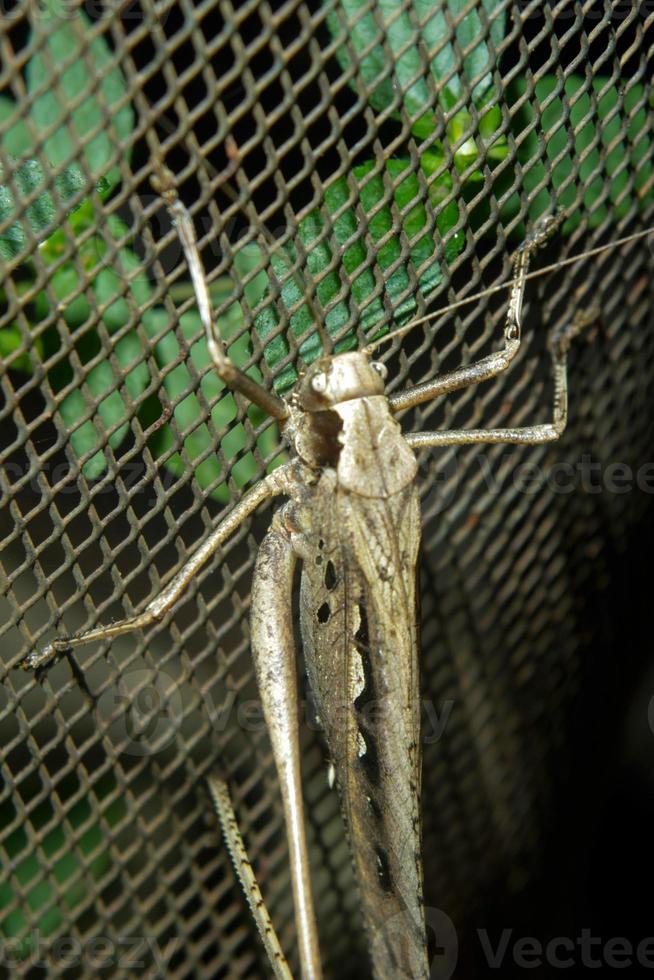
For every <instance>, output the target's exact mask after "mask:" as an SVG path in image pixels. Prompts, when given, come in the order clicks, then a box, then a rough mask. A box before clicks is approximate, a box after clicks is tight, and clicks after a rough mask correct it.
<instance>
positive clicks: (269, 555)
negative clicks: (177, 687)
mask: <svg viewBox="0 0 654 980" xmlns="http://www.w3.org/2000/svg"><path fill="white" fill-rule="evenodd" d="M296 561H297V557H296V553H295V551H294V549H293V545H292V543H291V533H290V532H289V531H288V530H287V529H286V528H285V527H284V521H283V511H281V512H277V513H276V514H275V516H274V518H273V523H272V527H271V529H270V531H269V532H268V534H267V535H266V537H265V538H264V540H263V542H262V544H261V547H260V548H259V553H258V555H257V562H256V565H255V569H254V576H253V579H252V593H251V594H252V608H251V623H252V657H253V660H254V665H255V670H256V674H257V681H258V686H259V694H260V696H261V702H262V705H263V711H264V717H265V719H266V725H267V728H268V733H269V735H270V742H271V745H272V749H273V754H274V757H275V764H276V766H277V772H278V776H279V783H280V789H281V794H282V803H283V807H284V819H285V823H286V833H287V838H288V850H289V859H290V865H291V884H292V889H293V901H294V904H295V921H296V923H297V931H298V946H299V951H300V962H301V966H302V976H303V978H304V980H318V978H320V977H321V976H322V971H321V967H320V952H319V949H318V933H317V928H316V920H315V912H314V908H313V897H312V894H311V884H310V880H309V859H308V854H307V844H306V834H305V826H304V808H303V803H302V784H301V774H300V748H299V742H298V734H299V732H298V727H299V726H298V696H297V672H296V655H295V641H294V637H293V614H292V609H293V606H292V601H291V600H292V592H293V573H294V571H295V564H296Z"/></svg>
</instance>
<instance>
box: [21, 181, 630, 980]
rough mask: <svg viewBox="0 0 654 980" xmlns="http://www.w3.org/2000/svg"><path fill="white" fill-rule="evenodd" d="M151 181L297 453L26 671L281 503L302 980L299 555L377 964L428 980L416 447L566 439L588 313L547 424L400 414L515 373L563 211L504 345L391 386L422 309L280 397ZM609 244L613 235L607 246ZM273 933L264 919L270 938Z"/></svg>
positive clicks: (229, 376) (278, 527) (265, 599)
mask: <svg viewBox="0 0 654 980" xmlns="http://www.w3.org/2000/svg"><path fill="white" fill-rule="evenodd" d="M158 183H159V189H160V192H161V194H162V195H163V197H164V199H165V201H166V204H167V206H168V209H169V211H170V213H171V215H172V217H173V220H174V223H175V224H176V226H177V230H178V234H179V236H180V239H181V242H182V246H183V250H184V254H185V258H186V261H187V264H188V267H189V271H190V275H191V278H192V282H193V286H194V290H195V294H196V300H197V305H198V309H199V312H200V316H201V319H202V323H203V326H204V330H205V332H206V337H207V343H208V349H209V352H210V354H211V358H212V360H213V363H214V365H215V369H216V371H217V373H218V375H219V376H220V378H221V379H222V380H223V381H224V382H225V383H226V384H227V385H229V386H230V387H231V388H232V389H233V390H234V391H238V392H240V393H241V394H242V395H244V396H245V397H247V398H248V399H249V400H250V401H251V402H252V403H254V404H255V405H258V406H259V407H261V408H262V409H264V410H265V411H266V412H268V413H269V414H270V415H271V416H272V417H273V418H275V419H276V420H277V421H278V422H279V423H280V424H281V426H282V431H283V434H284V436H285V438H286V440H287V442H288V443H289V444H290V446H291V448H292V450H293V456H292V458H291V459H290V461H289V462H286V463H284V464H283V465H281V466H280V467H279V468H278V469H276V470H275V471H273V472H272V473H271V474H270V475H268V476H266V477H265V478H263V479H262V480H261V481H260V482H259V483H258V484H257V485H256V486H254V487H253V488H252V489H251V490H250V491H249V492H248V493H247V494H246V495H245V496H244V497H243V498H242V499H241V500H240V502H239V503H238V504H237V505H236V506H235V507H234V508H233V509H232V510H231V512H230V513H229V514H228V515H227V516H226V517H225V518H223V520H221V521H220V523H219V524H218V525H217V526H216V528H215V529H214V530H213V531H212V533H211V534H210V535H209V536H208V537H207V538H206V539H205V540H204V541H203V542H202V543H201V544H200V546H199V547H198V549H197V550H196V551H195V552H194V554H193V555H192V557H191V558H190V559H189V561H188V562H187V563H186V564H185V565H184V566H183V568H182V569H181V570H180V571H179V572H178V573H177V574H176V575H175V577H174V578H173V579H172V580H171V582H170V583H169V584H168V586H167V587H166V588H165V589H164V590H163V591H162V592H161V593H160V594H159V595H157V596H156V597H155V598H154V599H152V600H151V601H150V602H149V604H148V605H147V606H146V608H145V609H144V610H143V611H142V612H141V613H139V614H137V615H134V616H131V617H130V618H128V619H124V620H122V621H119V622H116V623H113V624H110V625H107V626H99V627H96V628H93V629H90V630H87V631H85V632H83V633H79V634H77V635H74V636H65V637H57V638H56V639H54V640H52V641H51V642H50V643H49V644H48V645H47V646H45V647H44V648H43V649H42V650H40V651H35V652H32V653H31V654H29V655H28V656H27V657H26V658H25V660H24V661H23V666H24V667H25V668H26V669H36V668H41V667H43V666H44V665H46V664H48V663H49V662H50V661H51V660H53V659H54V658H55V657H57V656H58V655H60V654H62V653H64V652H65V651H67V650H69V649H70V648H72V647H76V646H78V645H80V644H83V643H89V642H92V641H100V640H107V639H110V638H112V637H115V636H118V635H120V634H124V633H128V632H131V631H132V630H137V629H143V628H145V627H148V626H150V625H152V624H153V623H156V622H157V621H158V620H160V619H161V618H162V617H163V616H164V615H165V614H166V613H167V612H169V611H170V610H171V609H172V607H173V606H174V605H175V603H176V602H177V600H178V599H179V598H180V596H181V595H182V593H183V591H184V589H185V588H186V587H187V586H188V585H189V583H190V582H191V581H192V580H193V578H194V576H195V575H196V573H197V572H198V570H199V569H200V568H201V566H202V565H204V564H205V563H206V562H207V561H208V560H209V559H210V558H211V556H212V555H213V554H214V553H215V552H216V551H217V550H218V549H219V548H220V547H221V545H222V544H223V543H224V542H225V541H226V540H227V539H228V538H229V537H230V535H231V534H232V533H233V532H234V531H235V530H236V529H237V528H238V527H239V525H240V524H241V523H242V522H243V521H244V520H245V519H246V518H248V517H249V516H250V515H251V514H252V513H253V512H254V511H255V510H256V509H257V508H258V507H259V505H260V504H261V503H263V502H264V501H267V500H268V499H270V498H272V497H276V496H284V497H286V498H287V501H286V503H284V505H283V506H281V507H280V508H279V509H278V510H277V511H276V512H275V513H274V515H273V517H272V522H271V526H270V529H269V531H268V532H267V534H266V535H265V537H264V539H263V541H262V543H261V546H260V548H259V551H258V557H257V561H256V565H255V569H254V576H253V580H252V609H251V636H252V657H253V660H254V666H255V673H256V677H257V682H258V686H259V691H260V696H261V699H262V705H263V710H264V716H265V719H266V723H267V726H268V731H269V735H270V740H271V743H272V749H273V753H274V758H275V763H276V767H277V772H278V776H279V783H280V789H281V797H282V803H283V810H284V817H285V822H286V829H287V838H288V850H289V860H290V867H291V880H292V890H293V899H294V906H295V917H296V925H297V934H298V943H299V957H300V963H301V969H302V976H303V977H304V978H306V980H316V978H319V977H321V975H322V971H321V961H320V953H319V948H318V938H317V936H318V933H317V928H316V917H315V911H314V904H313V898H312V892H311V887H310V880H309V862H308V853H307V843H306V836H305V822H304V812H303V800H302V791H301V774H300V757H299V742H298V709H297V705H298V690H297V676H296V673H297V672H296V650H295V641H294V635H293V621H292V603H291V600H292V587H293V577H294V572H295V568H296V564H297V563H298V561H299V562H301V564H302V576H301V594H300V620H301V622H300V628H301V636H302V642H303V647H304V657H305V662H306V667H307V672H308V675H309V681H310V685H311V688H312V692H313V697H314V699H315V703H316V706H317V712H318V715H319V718H320V722H321V724H322V727H323V729H324V732H325V737H326V741H327V744H328V747H329V752H330V755H331V760H332V764H333V769H334V773H335V778H336V783H337V786H338V790H339V794H340V798H341V802H342V809H343V815H344V819H345V823H346V827H347V833H348V837H349V841H350V846H351V853H352V859H353V863H354V868H355V873H356V878H357V882H358V887H359V893H360V900H361V905H362V910H363V918H364V922H365V927H366V931H367V935H368V939H369V944H370V951H371V959H372V965H373V971H374V974H375V977H377V978H379V980H391V978H392V980H397V978H421V980H426V978H427V977H428V976H429V964H428V959H427V940H426V928H425V917H424V909H423V898H422V891H423V880H422V863H421V821H420V779H421V761H420V717H419V713H420V691H419V655H418V625H417V611H416V565H417V560H418V549H419V542H420V531H421V521H420V510H419V500H418V490H417V486H416V473H417V460H416V451H417V450H420V449H425V448H430V447H438V446H452V445H470V444H472V443H513V444H536V443H546V442H551V441H553V440H556V439H558V438H559V436H560V435H561V433H562V432H563V430H564V428H565V425H566V420H567V371H566V356H567V351H568V348H569V345H570V342H571V341H572V339H573V338H574V336H575V335H576V334H577V333H578V332H579V331H580V330H581V328H582V327H583V326H584V325H585V324H586V322H587V321H588V319H589V318H588V317H584V316H577V317H575V318H574V319H573V320H572V322H571V323H570V325H569V326H568V327H567V328H566V329H565V330H563V331H559V332H558V333H556V334H555V335H553V336H551V337H550V341H549V349H550V354H551V358H552V371H553V381H554V396H553V408H552V417H551V419H550V421H548V422H543V423H540V424H536V425H530V426H524V427H520V428H505V429H460V430H452V431H436V432H409V433H403V432H402V430H401V428H400V425H399V422H398V421H397V418H396V416H397V414H398V412H400V411H402V410H404V409H408V408H411V407H413V406H415V405H419V404H420V403H422V402H426V401H428V400H430V399H433V398H436V397H438V396H441V395H446V394H449V393H451V392H454V391H457V390H458V389H460V388H463V387H466V386H468V385H472V384H478V383H479V382H481V381H485V380H487V379H489V378H493V377H495V376H496V375H498V374H499V373H500V372H502V371H505V370H506V369H507V368H508V367H509V365H510V364H511V362H512V361H513V359H514V358H515V356H516V354H517V353H518V350H519V348H520V340H521V318H522V307H523V298H524V293H525V285H526V282H527V279H528V278H529V277H530V276H529V272H528V270H529V264H530V260H531V258H532V256H533V254H534V252H535V251H536V250H537V249H538V248H539V247H540V246H541V245H543V244H544V243H545V242H546V240H547V239H548V238H549V237H550V235H551V234H552V232H553V231H554V230H555V228H556V227H557V226H558V224H559V223H560V220H561V218H560V217H558V218H557V217H548V218H545V219H544V220H543V221H541V222H540V223H539V224H538V225H537V227H536V228H535V230H534V231H533V233H532V234H531V235H530V236H529V237H528V238H527V240H526V241H525V243H524V244H523V245H522V246H521V247H520V248H519V249H518V251H517V253H516V255H515V256H514V259H513V277H512V282H511V283H510V288H511V292H510V298H509V304H508V312H507V315H506V321H505V325H504V337H503V345H502V347H501V349H499V350H498V351H496V352H494V353H491V354H489V355H488V356H486V357H484V358H482V359H481V360H479V361H477V362H475V363H472V364H469V365H466V366H464V367H461V368H459V369H457V370H454V371H451V372H449V373H447V374H444V375H442V376H438V377H436V378H434V379H432V380H429V381H427V382H424V383H422V384H419V385H417V386H414V387H410V388H408V389H407V390H405V391H402V392H400V393H397V394H390V395H386V394H385V391H384V380H385V377H386V368H385V366H384V365H383V364H382V363H381V362H378V361H376V360H374V359H373V354H374V351H375V349H376V347H377V346H378V344H379V343H380V342H382V341H383V342H385V341H387V340H390V339H392V338H394V337H397V336H401V335H402V334H403V333H404V332H405V331H406V330H408V329H410V328H412V327H413V326H415V325H416V324H418V323H420V322H423V321H424V320H425V319H426V318H421V319H419V320H414V321H412V322H411V323H409V324H407V325H405V326H404V327H401V328H400V329H399V330H396V331H394V332H393V333H390V334H387V335H386V336H384V337H382V340H381V341H378V342H376V343H372V344H370V345H369V346H367V347H365V348H363V349H360V350H358V351H351V352H348V353H341V354H329V353H325V354H324V355H323V356H321V357H319V358H318V359H317V360H316V361H314V362H313V363H312V364H311V366H310V367H308V368H307V370H306V371H305V372H304V374H303V375H302V376H301V377H300V380H299V381H298V383H297V385H296V387H295V389H294V391H293V392H292V394H291V396H290V397H289V398H288V399H284V398H281V397H280V396H278V395H277V394H275V393H272V392H270V391H268V390H267V389H266V388H264V387H263V386H262V385H260V384H258V383H256V382H255V381H254V380H252V379H251V378H250V377H248V376H247V375H245V374H244V373H243V372H242V371H240V370H239V369H238V368H237V367H236V366H235V365H234V364H233V363H232V361H231V360H230V359H229V357H227V355H226V353H225V350H224V347H223V344H222V342H221V339H220V337H219V335H218V332H217V329H216V324H215V321H214V318H213V316H212V313H211V307H210V301H209V291H208V286H207V282H206V278H205V275H204V271H203V268H202V264H201V260H200V256H199V252H198V248H197V244H196V239H195V234H194V229H193V224H192V220H191V217H190V214H189V213H188V211H187V210H186V209H185V207H184V206H183V205H182V203H181V201H180V200H179V198H178V196H177V193H176V190H175V188H174V184H173V182H172V179H171V177H170V175H169V174H168V173H167V171H163V170H162V171H161V173H160V177H159V180H158ZM644 234H647V232H639V233H637V234H636V235H632V236H628V237H627V238H625V239H622V240H621V243H625V242H627V241H631V240H633V239H634V238H635V237H641V236H642V235H644ZM616 244H620V242H617V243H616V242H614V243H611V244H610V246H608V247H614V246H615V245H616ZM605 247H607V246H603V247H600V249H596V250H593V252H591V253H587V254H596V253H597V252H598V251H602V250H603V248H605ZM580 257H582V256H574V257H573V258H572V259H570V260H567V261H576V260H577V259H579V258H580ZM561 264H566V263H559V266H560V265H561ZM557 267H558V266H557ZM504 285H505V286H506V284H504ZM497 288H502V287H495V289H497ZM495 289H493V290H489V291H488V292H492V291H495ZM456 305H457V304H455V306H456ZM459 305H460V304H459ZM450 308H452V307H450ZM442 312H443V311H438V314H439V315H440V314H441V313H442ZM220 792H222V790H221V789H220V788H219V787H218V786H217V784H216V785H213V786H212V793H213V795H214V797H216V795H217V794H219V793H220ZM217 802H218V801H217ZM219 812H220V805H219ZM230 820H231V818H230ZM228 839H230V838H229V835H228ZM231 839H232V840H233V839H234V836H233V835H232V837H231ZM239 846H240V847H241V850H242V846H241V845H239ZM244 860H245V859H244V858H243V859H242V860H241V862H240V863H241V867H243V861H244ZM245 887H246V891H249V892H250V894H252V893H253V890H254V888H255V886H254V885H253V884H252V881H251V879H250V878H249V877H248V878H247V881H245ZM255 904H259V903H258V900H257V901H256V902H255ZM398 916H399V917H401V920H400V921H402V922H403V924H404V927H403V929H402V930H400V932H401V936H400V937H398V930H393V933H392V935H391V934H390V932H389V930H388V923H389V922H390V921H391V920H395V921H396V922H397V921H398V919H397V917H398ZM269 931H270V930H269V928H268V924H267V921H266V922H264V926H263V928H262V932H263V933H267V932H269ZM399 939H401V942H400V941H399ZM269 955H270V956H271V959H272V960H273V961H275V962H276V963H277V967H278V969H280V970H281V971H282V972H280V973H278V975H280V976H288V975H290V974H288V973H284V972H283V967H282V966H281V965H280V957H281V952H279V950H278V949H273V951H272V952H270V949H269Z"/></svg>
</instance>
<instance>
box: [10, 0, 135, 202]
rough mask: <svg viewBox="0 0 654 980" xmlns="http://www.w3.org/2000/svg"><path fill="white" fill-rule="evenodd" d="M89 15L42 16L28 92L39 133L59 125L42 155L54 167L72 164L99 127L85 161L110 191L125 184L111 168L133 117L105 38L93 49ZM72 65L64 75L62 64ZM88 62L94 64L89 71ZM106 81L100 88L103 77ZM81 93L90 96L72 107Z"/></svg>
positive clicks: (47, 13) (87, 147)
mask: <svg viewBox="0 0 654 980" xmlns="http://www.w3.org/2000/svg"><path fill="white" fill-rule="evenodd" d="M93 29H94V28H93V25H92V24H91V22H90V21H89V19H88V17H87V16H86V14H85V13H84V12H83V11H82V10H80V9H77V10H76V11H75V14H74V16H72V17H71V16H66V18H65V19H64V18H58V17H57V16H56V14H55V13H53V11H52V8H51V7H49V8H46V9H45V10H44V11H42V12H40V14H39V22H38V25H37V27H36V28H35V30H34V32H33V36H32V39H31V42H30V43H31V44H34V45H37V44H41V45H42V46H41V50H38V51H37V52H36V53H35V54H34V55H33V56H32V57H31V58H30V60H29V61H28V63H27V68H26V76H27V90H28V92H29V94H30V95H31V96H33V97H35V99H34V103H33V106H32V118H33V122H34V126H35V128H36V130H37V131H38V132H39V133H45V132H46V131H48V130H50V129H51V127H52V126H53V125H55V124H58V126H57V128H56V129H55V131H54V133H53V134H52V135H51V136H49V137H48V138H47V139H46V141H45V144H44V149H43V155H44V156H45V158H46V159H47V160H48V161H49V162H50V164H51V165H53V166H56V167H60V166H61V165H62V164H70V162H71V158H72V157H74V156H75V155H76V154H77V153H78V152H79V149H78V148H79V145H80V142H81V141H83V140H84V137H86V136H88V135H89V134H90V133H91V132H93V131H94V130H95V129H96V128H97V127H100V128H99V131H98V132H97V133H96V135H95V136H93V138H92V139H90V140H89V141H87V142H86V143H85V145H84V150H83V153H84V159H85V161H86V164H87V166H88V169H89V171H90V173H91V175H92V177H93V180H94V181H98V180H100V179H102V180H103V185H104V187H105V190H106V192H107V193H108V192H109V191H110V190H111V189H112V188H113V187H115V186H116V184H118V183H119V181H120V173H119V170H118V167H117V166H115V165H114V166H111V165H110V161H111V160H112V158H113V155H114V148H115V145H116V143H119V144H122V145H123V146H124V147H125V156H126V157H128V150H127V141H128V139H129V136H130V135H131V133H132V130H133V128H134V113H133V110H132V107H131V105H130V104H129V102H126V101H125V102H123V104H122V105H120V107H119V103H120V102H121V101H122V100H124V99H125V98H126V95H127V91H128V90H127V84H126V81H125V79H124V77H123V74H122V72H121V70H120V68H119V67H117V65H116V58H115V56H114V54H113V53H112V51H111V49H110V48H109V46H108V44H107V42H106V41H105V39H104V37H102V36H100V37H97V38H95V39H94V40H93V41H92V42H91V44H90V45H88V42H87V41H86V38H87V36H88V34H89V32H91V31H92V30H93ZM64 63H69V64H68V67H67V68H66V69H65V70H64V72H63V73H62V75H61V76H60V77H58V78H57V77H56V75H55V71H56V68H57V66H60V65H62V64H64ZM89 63H90V64H91V65H92V66H93V67H92V69H91V68H90V67H89ZM100 77H101V81H100V83H99V85H98V84H97V81H98V78H100ZM81 93H86V96H85V98H83V99H82V101H81V102H80V103H79V104H78V105H76V106H75V108H73V107H72V106H73V104H74V103H76V102H77V100H78V99H79V96H80V94H81Z"/></svg>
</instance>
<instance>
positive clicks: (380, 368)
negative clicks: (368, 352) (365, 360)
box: [372, 361, 388, 381]
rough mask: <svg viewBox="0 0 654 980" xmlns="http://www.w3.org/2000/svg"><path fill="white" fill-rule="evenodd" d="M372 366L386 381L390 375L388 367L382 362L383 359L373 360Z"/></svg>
mask: <svg viewBox="0 0 654 980" xmlns="http://www.w3.org/2000/svg"><path fill="white" fill-rule="evenodd" d="M372 367H373V369H374V370H375V371H376V372H377V374H378V375H379V377H380V378H381V379H382V381H386V378H387V377H388V368H387V367H386V365H385V364H382V362H381V361H373V362H372Z"/></svg>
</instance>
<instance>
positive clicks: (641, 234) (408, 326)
mask: <svg viewBox="0 0 654 980" xmlns="http://www.w3.org/2000/svg"><path fill="white" fill-rule="evenodd" d="M653 232H654V227H650V228H646V229H644V230H643V231H637V232H634V233H633V234H632V235H625V236H624V238H618V239H616V240H615V241H614V242H607V243H606V244H605V245H598V246H597V247H596V248H591V249H589V250H588V251H587V252H580V253H579V254H578V255H571V256H569V257H568V258H567V259H561V261H560V262H554V263H553V264H552V265H546V266H543V267H542V268H541V269H534V271H533V272H529V273H528V274H527V275H526V276H525V277H524V279H525V280H527V279H537V278H538V277H539V276H544V275H547V274H548V273H550V272H556V271H557V269H563V268H564V267H565V266H566V265H574V263H575V262H581V261H582V260H583V259H588V258H592V257H593V256H594V255H600V254H601V253H602V252H608V251H609V250H610V249H612V248H619V247H620V246H621V245H628V244H629V242H635V241H637V240H638V239H639V238H645V237H647V236H648V235H651V234H652V233H653ZM516 282H517V280H516V279H507V280H506V282H501V283H498V284H497V286H489V287H488V289H483V290H482V291H481V292H479V293H475V294H474V296H466V297H464V298H463V299H459V300H456V302H454V303H450V304H449V305H448V306H442V307H441V308H440V309H438V310H434V311H433V312H432V313H426V314H425V315H424V316H421V317H417V318H416V319H415V320H410V321H409V323H405V324H404V326H403V327H399V328H398V329H397V330H393V331H392V332H391V333H388V334H386V335H385V336H384V337H379V338H378V339H377V340H374V341H373V342H372V343H371V344H368V345H367V346H366V347H364V348H363V351H364V353H366V354H368V355H371V354H372V353H373V351H375V350H376V349H377V347H379V345H380V344H386V343H388V342H389V341H391V340H395V339H396V338H398V337H403V336H404V335H405V334H407V333H409V331H410V330H413V328H414V327H419V326H420V325H421V324H423V323H429V321H430V320H436V319H438V317H441V316H445V314H447V313H453V312H454V310H458V309H460V308H461V307H462V306H467V305H468V304H470V303H475V302H476V301H477V300H478V299H483V298H484V297H485V296H492V295H493V294H494V293H499V292H501V291H502V290H503V289H509V288H510V287H511V286H513V285H515V284H516Z"/></svg>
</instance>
